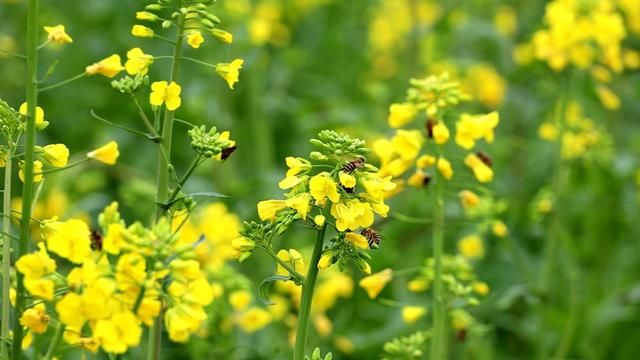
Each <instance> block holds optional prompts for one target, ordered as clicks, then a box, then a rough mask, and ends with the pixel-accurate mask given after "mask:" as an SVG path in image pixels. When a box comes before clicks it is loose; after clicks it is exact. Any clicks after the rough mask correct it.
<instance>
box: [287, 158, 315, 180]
mask: <svg viewBox="0 0 640 360" xmlns="http://www.w3.org/2000/svg"><path fill="white" fill-rule="evenodd" d="M285 162H286V163H287V167H288V168H289V170H287V177H289V176H296V175H298V174H300V173H302V172H305V171H307V170H309V169H311V163H310V162H309V161H308V160H306V159H303V158H299V157H293V156H288V157H287V158H286V159H285Z"/></svg>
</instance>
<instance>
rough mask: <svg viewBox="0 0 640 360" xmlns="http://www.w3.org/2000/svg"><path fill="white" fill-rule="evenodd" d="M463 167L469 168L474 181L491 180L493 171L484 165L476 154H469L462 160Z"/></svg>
mask: <svg viewBox="0 0 640 360" xmlns="http://www.w3.org/2000/svg"><path fill="white" fill-rule="evenodd" d="M464 163H465V165H467V166H468V167H470V168H471V170H472V171H473V174H474V175H475V177H476V179H477V180H478V181H480V182H483V183H485V182H491V180H493V170H491V168H490V167H489V166H488V165H487V164H485V163H484V162H483V161H482V159H480V158H479V157H478V155H476V154H469V155H467V157H466V158H465V159H464Z"/></svg>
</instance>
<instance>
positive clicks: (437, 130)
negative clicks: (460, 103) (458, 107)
mask: <svg viewBox="0 0 640 360" xmlns="http://www.w3.org/2000/svg"><path fill="white" fill-rule="evenodd" d="M431 132H432V134H433V140H434V141H435V142H436V144H438V145H442V144H445V143H446V142H447V141H448V140H449V129H447V126H446V125H445V124H444V122H442V121H438V122H437V123H436V124H435V125H433V128H431Z"/></svg>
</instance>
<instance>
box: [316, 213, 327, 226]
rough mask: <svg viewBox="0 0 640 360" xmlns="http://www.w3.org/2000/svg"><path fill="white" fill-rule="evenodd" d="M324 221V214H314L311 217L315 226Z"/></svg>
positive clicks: (322, 223)
mask: <svg viewBox="0 0 640 360" xmlns="http://www.w3.org/2000/svg"><path fill="white" fill-rule="evenodd" d="M325 221H326V218H325V217H324V215H316V216H314V217H313V222H314V223H315V224H316V225H317V226H322V225H324V222H325Z"/></svg>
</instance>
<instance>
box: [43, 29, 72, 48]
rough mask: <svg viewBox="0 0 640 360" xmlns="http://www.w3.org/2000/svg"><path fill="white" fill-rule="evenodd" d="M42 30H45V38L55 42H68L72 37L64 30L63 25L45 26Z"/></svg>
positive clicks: (70, 41)
mask: <svg viewBox="0 0 640 360" xmlns="http://www.w3.org/2000/svg"><path fill="white" fill-rule="evenodd" d="M44 31H46V32H47V34H48V35H47V40H49V41H50V42H52V43H56V44H70V43H72V42H73V39H72V38H71V36H69V34H67V33H66V32H65V30H64V25H56V26H45V27H44Z"/></svg>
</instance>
